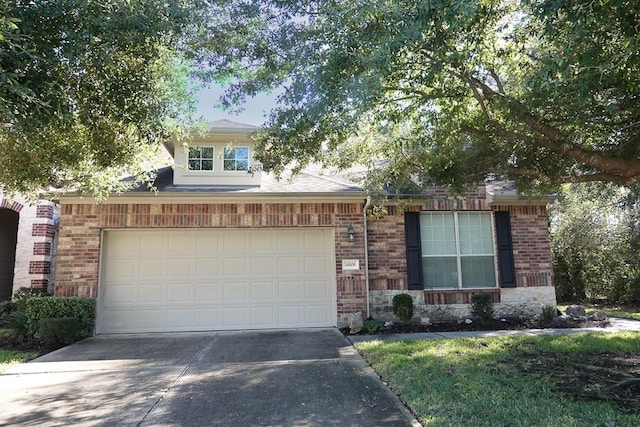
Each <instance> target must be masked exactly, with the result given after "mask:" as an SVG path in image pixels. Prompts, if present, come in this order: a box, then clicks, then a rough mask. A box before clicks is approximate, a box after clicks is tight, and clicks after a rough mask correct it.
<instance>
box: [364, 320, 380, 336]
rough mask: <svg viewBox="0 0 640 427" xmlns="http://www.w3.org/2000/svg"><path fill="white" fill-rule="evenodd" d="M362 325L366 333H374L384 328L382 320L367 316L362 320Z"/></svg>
mask: <svg viewBox="0 0 640 427" xmlns="http://www.w3.org/2000/svg"><path fill="white" fill-rule="evenodd" d="M363 326H364V328H365V329H366V330H367V333H368V334H375V333H376V332H378V331H380V330H381V329H382V328H384V322H381V321H379V320H376V319H374V318H369V319H367V320H365V321H364V324H363Z"/></svg>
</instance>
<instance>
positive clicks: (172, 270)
mask: <svg viewBox="0 0 640 427" xmlns="http://www.w3.org/2000/svg"><path fill="white" fill-rule="evenodd" d="M165 264H166V266H167V273H166V277H167V279H169V280H171V279H176V280H184V279H188V278H191V277H192V276H193V268H192V264H193V261H192V260H191V259H185V258H182V257H181V258H178V259H167V260H166V261H165Z"/></svg>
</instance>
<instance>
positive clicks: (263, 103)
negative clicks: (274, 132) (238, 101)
mask: <svg viewBox="0 0 640 427" xmlns="http://www.w3.org/2000/svg"><path fill="white" fill-rule="evenodd" d="M221 93H222V88H220V87H219V86H217V85H212V86H211V87H209V88H204V89H201V90H200V91H199V92H198V100H199V102H198V115H202V116H203V117H204V118H205V119H207V120H210V121H213V120H222V119H227V120H232V121H234V122H240V123H246V124H248V125H254V126H260V125H262V124H263V123H264V122H265V120H266V116H268V114H269V110H270V109H271V108H272V107H273V106H274V105H275V97H276V94H260V95H258V96H256V97H254V98H251V99H248V100H247V102H246V103H245V104H243V105H242V107H243V108H244V111H243V112H242V113H240V114H234V113H232V112H228V111H225V110H223V109H221V108H220V107H218V108H215V105H216V104H218V98H219V97H220V94H221Z"/></svg>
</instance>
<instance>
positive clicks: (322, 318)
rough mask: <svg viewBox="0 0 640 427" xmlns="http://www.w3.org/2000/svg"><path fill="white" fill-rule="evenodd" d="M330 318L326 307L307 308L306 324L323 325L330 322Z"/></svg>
mask: <svg viewBox="0 0 640 427" xmlns="http://www.w3.org/2000/svg"><path fill="white" fill-rule="evenodd" d="M328 317H329V313H328V312H327V307H326V305H323V304H318V305H307V306H306V307H305V323H310V324H315V325H323V324H325V323H326V322H327V321H328Z"/></svg>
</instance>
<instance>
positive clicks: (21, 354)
mask: <svg viewBox="0 0 640 427" xmlns="http://www.w3.org/2000/svg"><path fill="white" fill-rule="evenodd" d="M37 355H38V354H37V353H30V352H25V351H16V350H5V349H3V348H0V374H1V373H3V372H4V371H6V370H7V369H9V368H10V367H11V366H12V365H15V364H18V363H23V362H26V361H28V360H31V359H33V358H34V357H36V356H37Z"/></svg>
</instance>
